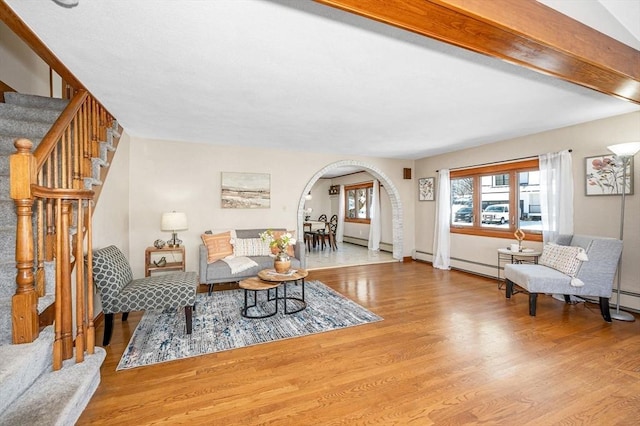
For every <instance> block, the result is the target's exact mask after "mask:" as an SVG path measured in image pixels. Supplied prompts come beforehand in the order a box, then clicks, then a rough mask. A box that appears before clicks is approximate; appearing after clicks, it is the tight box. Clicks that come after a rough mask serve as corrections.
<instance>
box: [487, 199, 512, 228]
mask: <svg viewBox="0 0 640 426" xmlns="http://www.w3.org/2000/svg"><path fill="white" fill-rule="evenodd" d="M508 221H509V204H493V205H490V206H489V207H487V208H486V209H484V211H483V212H482V223H499V224H504V223H507V222H508Z"/></svg>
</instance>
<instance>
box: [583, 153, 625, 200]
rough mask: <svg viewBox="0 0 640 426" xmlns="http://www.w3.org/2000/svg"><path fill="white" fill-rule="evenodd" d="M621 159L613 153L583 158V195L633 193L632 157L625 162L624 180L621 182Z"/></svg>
mask: <svg viewBox="0 0 640 426" xmlns="http://www.w3.org/2000/svg"><path fill="white" fill-rule="evenodd" d="M622 168H623V166H622V161H621V160H620V159H619V158H618V157H616V156H615V155H614V154H605V155H598V156H595V157H586V158H585V175H586V176H585V195H620V194H622V188H624V190H625V195H631V194H633V158H631V159H630V161H629V163H628V164H627V175H626V179H625V180H626V182H623V181H622V179H623V169H622Z"/></svg>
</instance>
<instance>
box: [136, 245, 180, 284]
mask: <svg viewBox="0 0 640 426" xmlns="http://www.w3.org/2000/svg"><path fill="white" fill-rule="evenodd" d="M176 254H177V255H178V257H179V259H176ZM163 256H164V257H165V258H166V259H167V264H166V265H164V266H156V265H155V264H154V263H153V261H154V260H155V261H156V262H157V261H158V260H160V258H162V257H163ZM184 270H185V249H184V246H180V247H163V248H156V247H147V248H146V250H145V251H144V276H145V277H150V276H151V273H152V272H158V271H183V272H184Z"/></svg>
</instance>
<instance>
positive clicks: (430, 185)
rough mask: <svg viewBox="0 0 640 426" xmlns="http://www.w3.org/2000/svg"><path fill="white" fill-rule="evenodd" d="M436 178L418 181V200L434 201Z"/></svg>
mask: <svg viewBox="0 0 640 426" xmlns="http://www.w3.org/2000/svg"><path fill="white" fill-rule="evenodd" d="M435 183H436V178H433V177H428V178H420V179H418V199H419V200H420V201H433V200H435V199H436V197H435V186H436V185H435Z"/></svg>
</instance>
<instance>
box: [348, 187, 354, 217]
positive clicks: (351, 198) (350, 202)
mask: <svg viewBox="0 0 640 426" xmlns="http://www.w3.org/2000/svg"><path fill="white" fill-rule="evenodd" d="M347 217H348V218H351V219H354V218H355V217H356V192H355V191H354V190H353V189H350V190H348V191H347Z"/></svg>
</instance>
